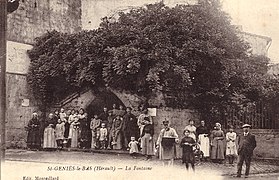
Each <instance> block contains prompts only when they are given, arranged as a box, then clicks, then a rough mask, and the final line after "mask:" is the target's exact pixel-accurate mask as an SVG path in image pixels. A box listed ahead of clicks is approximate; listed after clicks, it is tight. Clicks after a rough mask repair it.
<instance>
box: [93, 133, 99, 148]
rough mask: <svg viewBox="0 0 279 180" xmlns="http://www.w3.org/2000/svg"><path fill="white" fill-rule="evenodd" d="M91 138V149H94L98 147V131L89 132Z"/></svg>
mask: <svg viewBox="0 0 279 180" xmlns="http://www.w3.org/2000/svg"><path fill="white" fill-rule="evenodd" d="M91 133H92V138H91V148H92V149H95V148H97V147H98V137H99V131H97V130H96V131H91Z"/></svg>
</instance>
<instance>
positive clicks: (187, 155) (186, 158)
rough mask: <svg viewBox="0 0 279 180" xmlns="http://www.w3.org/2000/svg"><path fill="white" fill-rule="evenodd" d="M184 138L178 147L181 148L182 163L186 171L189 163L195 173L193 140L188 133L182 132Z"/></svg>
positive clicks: (186, 131) (187, 131)
mask: <svg viewBox="0 0 279 180" xmlns="http://www.w3.org/2000/svg"><path fill="white" fill-rule="evenodd" d="M183 134H184V135H185V137H184V138H183V139H182V140H181V144H180V147H182V163H185V165H186V169H187V170H188V169H189V163H190V164H191V166H192V169H193V171H195V155H194V151H193V146H195V144H196V143H195V140H194V139H193V138H192V137H190V131H189V130H187V129H186V130H184V133H183Z"/></svg>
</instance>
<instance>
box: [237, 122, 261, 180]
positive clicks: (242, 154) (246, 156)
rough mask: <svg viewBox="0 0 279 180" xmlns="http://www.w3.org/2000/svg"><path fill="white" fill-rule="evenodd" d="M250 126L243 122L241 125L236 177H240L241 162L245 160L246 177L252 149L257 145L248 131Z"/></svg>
mask: <svg viewBox="0 0 279 180" xmlns="http://www.w3.org/2000/svg"><path fill="white" fill-rule="evenodd" d="M250 127H251V125H249V124H244V125H243V126H242V129H243V134H241V135H240V136H239V139H238V144H239V147H238V155H239V160H238V163H237V177H241V170H242V165H243V162H244V161H245V164H246V171H245V178H248V175H249V171H250V163H251V158H252V156H253V151H254V149H255V147H256V146H257V144H256V138H255V136H254V135H252V134H251V133H250V132H249V130H250Z"/></svg>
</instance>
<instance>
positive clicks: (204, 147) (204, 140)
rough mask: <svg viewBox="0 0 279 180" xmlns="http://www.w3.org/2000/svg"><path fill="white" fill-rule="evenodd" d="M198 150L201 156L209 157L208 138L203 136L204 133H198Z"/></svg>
mask: <svg viewBox="0 0 279 180" xmlns="http://www.w3.org/2000/svg"><path fill="white" fill-rule="evenodd" d="M199 142H200V150H201V151H202V152H203V157H209V149H210V144H209V138H208V137H204V134H200V135H199Z"/></svg>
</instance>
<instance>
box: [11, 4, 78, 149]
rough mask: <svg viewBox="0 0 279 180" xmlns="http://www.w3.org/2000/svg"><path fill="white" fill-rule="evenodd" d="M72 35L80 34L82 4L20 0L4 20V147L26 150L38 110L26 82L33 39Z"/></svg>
mask: <svg viewBox="0 0 279 180" xmlns="http://www.w3.org/2000/svg"><path fill="white" fill-rule="evenodd" d="M54 29H55V30H57V31H60V32H65V33H74V32H78V31H80V30H81V0H44V1H38V0H20V5H19V7H18V9H17V10H16V11H14V12H13V13H11V14H8V20H7V39H8V42H7V69H6V71H7V75H6V80H7V83H6V84H7V90H6V94H7V112H6V113H7V119H6V141H7V144H6V146H7V147H25V146H26V136H27V134H26V132H25V130H24V126H25V125H27V123H28V121H29V119H30V118H31V114H32V112H33V111H34V110H37V109H38V102H37V101H36V100H35V99H34V98H33V96H32V94H31V91H30V89H28V84H27V81H26V74H27V72H28V67H29V64H30V59H29V58H28V56H27V50H29V49H31V48H32V46H31V45H29V44H33V43H34V38H36V37H38V36H41V35H42V34H44V33H46V32H47V31H51V30H54Z"/></svg>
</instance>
